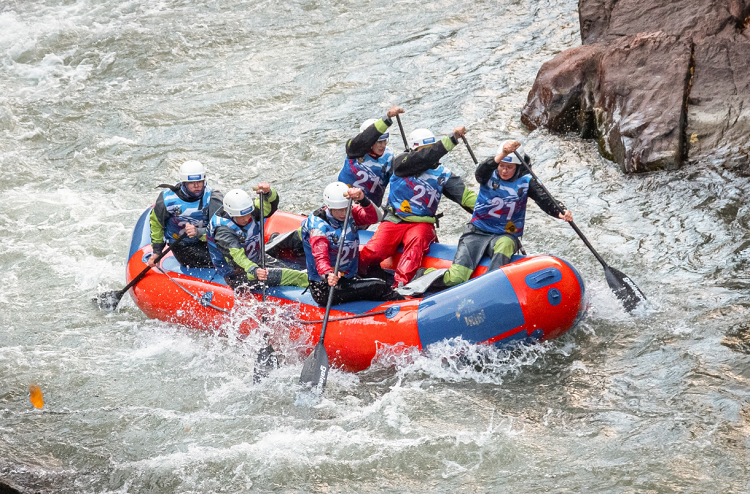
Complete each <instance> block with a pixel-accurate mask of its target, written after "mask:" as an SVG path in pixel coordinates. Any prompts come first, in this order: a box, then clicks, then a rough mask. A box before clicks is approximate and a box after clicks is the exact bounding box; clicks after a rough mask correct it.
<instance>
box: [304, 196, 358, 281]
mask: <svg viewBox="0 0 750 494" xmlns="http://www.w3.org/2000/svg"><path fill="white" fill-rule="evenodd" d="M343 224H344V222H343V221H338V220H337V219H336V218H333V217H331V216H330V215H328V214H327V213H326V209H325V208H320V209H318V210H316V211H315V212H314V213H312V214H311V215H310V216H308V217H307V219H306V220H305V222H304V223H302V245H303V247H304V249H305V262H306V264H307V278H308V279H309V280H311V281H323V277H322V276H321V275H320V274H319V273H318V269H317V267H316V265H315V257H314V256H313V253H312V246H311V245H310V237H311V234H312V233H315V234H316V235H315V236H320V235H321V234H323V235H325V236H326V238H327V239H328V262H330V264H331V268H334V267H335V266H336V255H337V254H338V251H339V239H340V238H341V228H342V226H343ZM358 230H359V229H358V228H357V224H356V223H355V222H354V218H353V217H351V216H350V217H349V225H348V226H347V228H346V234H345V237H344V247H343V251H342V253H341V262H340V263H339V272H340V273H344V277H345V278H354V277H355V276H356V275H357V268H358V265H359V234H358V233H357V232H358Z"/></svg>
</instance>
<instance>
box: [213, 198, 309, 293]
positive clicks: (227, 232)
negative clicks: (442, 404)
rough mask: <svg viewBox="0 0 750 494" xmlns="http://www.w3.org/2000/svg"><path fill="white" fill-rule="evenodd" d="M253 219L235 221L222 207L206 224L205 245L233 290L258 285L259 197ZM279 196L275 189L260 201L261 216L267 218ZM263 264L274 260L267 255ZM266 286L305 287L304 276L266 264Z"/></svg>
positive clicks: (303, 274) (274, 209) (277, 203)
mask: <svg viewBox="0 0 750 494" xmlns="http://www.w3.org/2000/svg"><path fill="white" fill-rule="evenodd" d="M254 205H255V208H254V209H253V211H252V213H251V214H252V219H251V220H250V222H248V224H247V225H245V226H240V225H238V224H237V223H235V222H234V219H233V218H232V217H231V216H229V215H228V214H227V213H226V212H225V211H224V210H223V209H220V210H219V211H217V212H216V214H214V216H213V217H212V218H211V222H210V224H209V228H208V234H207V240H208V249H209V251H210V253H211V258H212V260H213V263H214V266H215V267H216V270H217V271H218V273H219V274H220V275H221V276H223V277H224V280H225V281H226V282H227V284H228V285H229V286H231V287H232V288H233V289H235V290H245V289H251V288H256V287H257V286H258V285H260V280H258V276H257V271H258V269H259V268H260V266H259V265H258V264H257V263H258V262H259V259H260V199H259V198H256V199H255V201H254ZM278 205H279V196H278V194H277V193H276V191H275V190H274V189H271V193H270V194H269V196H268V199H267V200H264V201H263V212H264V217H266V218H268V217H269V216H271V215H272V214H273V213H274V212H275V211H276V210H277V209H278ZM266 257H267V258H266V264H268V263H269V261H270V262H271V263H273V262H275V261H276V260H275V259H273V258H269V256H266ZM267 271H268V279H267V280H266V281H265V283H266V285H268V286H280V285H291V286H299V287H303V288H304V287H307V285H308V282H307V276H306V275H305V273H303V272H301V271H296V270H294V269H287V268H267Z"/></svg>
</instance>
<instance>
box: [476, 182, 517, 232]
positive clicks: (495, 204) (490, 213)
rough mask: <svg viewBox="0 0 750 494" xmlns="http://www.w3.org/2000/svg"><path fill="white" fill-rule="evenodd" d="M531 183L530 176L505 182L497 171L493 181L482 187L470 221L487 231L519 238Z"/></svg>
mask: <svg viewBox="0 0 750 494" xmlns="http://www.w3.org/2000/svg"><path fill="white" fill-rule="evenodd" d="M530 181H531V175H523V176H521V177H519V178H517V179H516V180H512V181H506V180H503V179H501V178H500V175H498V173H497V170H495V171H494V172H493V173H492V176H491V177H490V179H489V180H487V182H486V183H483V184H482V185H481V186H480V187H479V196H478V197H477V203H476V205H475V206H474V214H473V215H472V217H471V222H472V223H473V224H474V226H476V227H477V228H479V229H480V230H484V231H485V232H489V233H497V234H502V233H509V234H511V235H514V236H516V237H518V238H520V237H521V236H522V235H523V225H524V223H525V221H526V204H527V202H528V200H529V182H530Z"/></svg>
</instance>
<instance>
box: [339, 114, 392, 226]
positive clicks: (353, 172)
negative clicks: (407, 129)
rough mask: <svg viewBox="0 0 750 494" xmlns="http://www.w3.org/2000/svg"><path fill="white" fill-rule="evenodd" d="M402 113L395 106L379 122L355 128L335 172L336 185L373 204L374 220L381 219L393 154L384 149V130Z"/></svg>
mask: <svg viewBox="0 0 750 494" xmlns="http://www.w3.org/2000/svg"><path fill="white" fill-rule="evenodd" d="M399 113H404V110H402V109H401V108H399V107H398V106H395V105H394V106H392V107H391V108H389V109H388V112H386V114H385V116H384V117H383V118H380V119H375V118H371V119H369V120H366V121H365V122H363V123H362V125H361V126H360V127H359V134H357V135H356V136H354V137H352V138H351V139H349V140H348V141H346V159H345V160H344V167H343V168H342V169H341V172H339V182H343V183H345V184H348V185H349V186H350V187H356V188H359V189H361V190H362V192H363V193H364V195H365V197H367V199H369V200H370V201H371V202H373V203H374V204H375V208H376V211H377V213H378V221H380V220H382V219H383V212H382V210H381V209H380V206H381V204H382V202H383V195H384V194H385V188H386V187H387V186H388V182H390V179H391V175H392V174H393V151H392V150H391V148H389V147H388V137H389V132H388V128H389V127H390V126H391V124H393V120H392V118H393V117H395V116H396V115H398V114H399Z"/></svg>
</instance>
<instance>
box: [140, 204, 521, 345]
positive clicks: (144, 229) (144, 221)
mask: <svg viewBox="0 0 750 494" xmlns="http://www.w3.org/2000/svg"><path fill="white" fill-rule="evenodd" d="M152 209H153V208H151V207H149V208H147V209H146V210H145V211H144V212H143V213H142V214H141V216H140V218H138V221H137V222H136V224H135V227H134V228H133V237H132V239H131V241H130V250H129V253H128V260H130V258H132V257H133V255H134V254H135V253H136V252H138V251H139V250H140V249H142V248H143V247H144V246H146V245H149V244H150V243H151V226H150V225H149V216H150V215H151V210H152ZM374 233H375V232H373V231H370V230H360V231H359V240H360V243H361V244H362V245H364V244H366V243H367V242H368V241H369V240H370V239H371V238H372V235H373V234H374ZM399 252H402V249H401V248H399ZM455 254H456V246H455V245H446V244H439V243H434V244H432V245H431V246H430V251H429V252H428V253H427V257H433V258H436V259H446V260H449V261H452V260H453V257H454V256H455ZM522 257H523V256H517V255H516V256H513V258H512V261H515V260H517V259H521V258H522ZM489 263H490V259H489V258H488V257H484V258H483V259H482V262H480V263H479V265H480V266H488V265H489ZM162 268H163V269H164V270H165V271H171V272H173V273H179V274H184V275H186V276H191V277H193V278H197V279H200V280H205V281H209V282H213V283H217V284H219V285H224V286H226V282H225V281H224V279H223V278H222V277H221V276H216V270H215V269H200V268H186V267H184V266H182V265H181V264H180V263H178V262H177V260H176V259H175V258H174V257H172V256H170V257H167V258H166V259H164V261H163V262H162ZM485 277H486V276H481V277H479V278H476V279H474V280H472V283H471V285H474V284H475V281H478V280H480V279H483V278H485ZM503 277H505V275H504V274H503ZM505 284H506V285H507V286H508V289H509V290H510V292H511V293H512V292H513V290H512V288H511V286H510V282H508V280H507V278H505ZM469 286H470V285H466V284H464V285H462V286H461V288H462V290H461V294H462V295H460V298H468V295H469V293H468V292H467V293H466V296H464V295H463V293H464V292H465V290H466V289H467V288H468V287H469ZM487 288H488V287H486V286H484V287H483V288H481V289H480V288H479V287H477V288H472V290H471V291H470V292H471V293H474V291H475V290H477V291H481V290H487ZM491 290H494V291H495V293H497V290H496V289H495V288H491ZM452 291H453V289H451V290H447V291H445V292H441V293H439V294H437V295H441V294H442V295H447V294H449V293H450V292H452ZM303 292H304V293H303ZM266 293H267V294H269V295H271V296H272V297H278V298H284V299H287V300H294V301H296V302H299V303H302V304H307V305H312V306H316V305H317V304H316V303H315V300H313V298H312V295H310V291H309V290H308V291H305V290H303V289H301V288H298V287H293V286H279V287H269V288H267V289H266ZM456 296H457V295H453V296H452V297H456ZM430 298H433V297H430ZM451 300H453V298H451ZM475 300H479V298H476V297H475ZM513 300H516V304H517V303H518V302H517V299H516V297H515V293H513ZM382 303H383V302H373V301H368V300H363V301H358V302H350V303H348V304H339V305H334V306H333V307H332V308H333V309H334V310H338V311H343V312H349V313H351V314H362V313H365V312H369V311H371V310H373V309H375V308H376V307H378V306H379V305H381V304H382ZM448 303H451V302H448ZM479 307H481V304H480V305H479ZM419 310H420V314H421V311H422V305H420V309H419ZM518 311H519V314H520V308H519V309H518ZM427 313H429V314H434V311H429V310H428V311H427ZM454 316H455V311H454ZM426 317H428V318H430V317H432V316H426ZM493 317H494V316H493ZM503 317H505V316H503ZM522 323H523V316H521V323H519V324H517V325H516V326H513V327H517V326H520V324H522ZM496 329H497V328H496ZM511 329H512V328H511ZM500 332H502V331H500ZM500 332H497V333H496V334H499V333H500ZM440 334H442V335H443V336H441V337H440V338H439V339H443V338H445V337H446V336H445V333H444V332H440ZM467 335H468V333H466V332H465V333H464V337H467ZM493 336H494V335H493ZM448 337H449V338H450V336H448ZM488 338H489V337H488ZM488 338H482V339H480V340H477V341H484V340H486V339H488ZM422 341H423V345H426V344H427V343H424V339H423V340H422ZM435 341H437V340H435Z"/></svg>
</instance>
